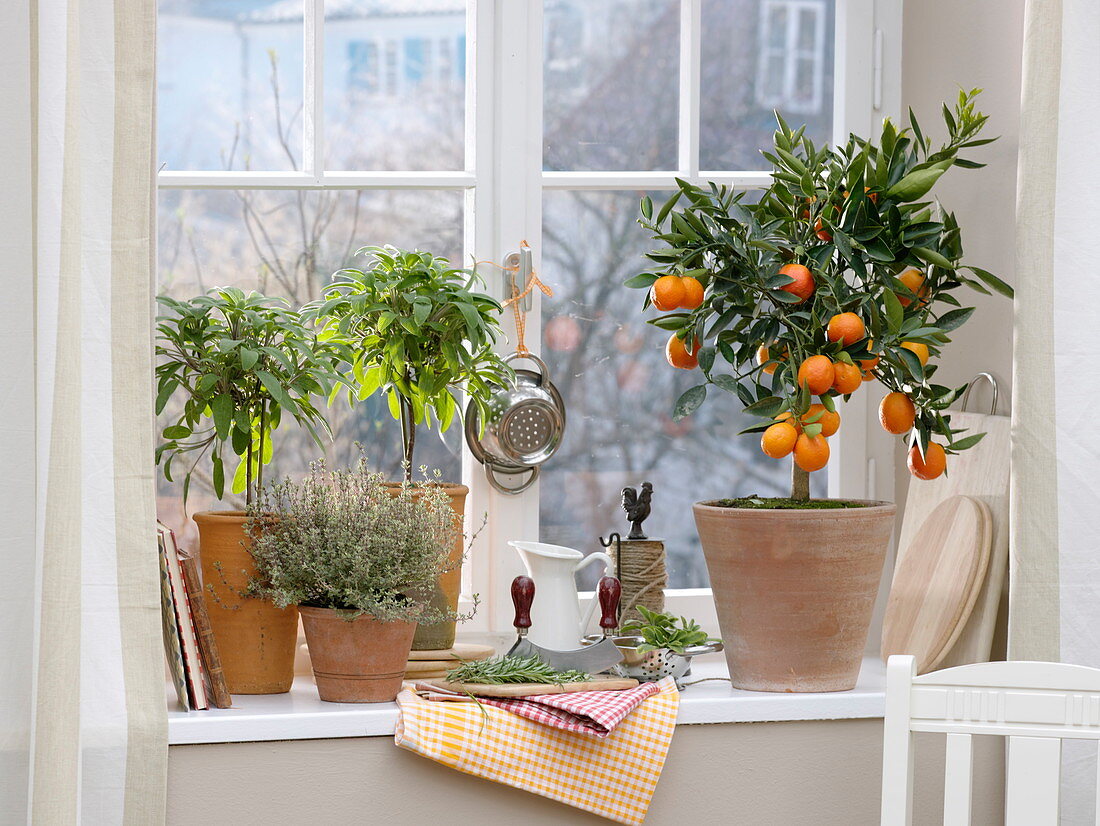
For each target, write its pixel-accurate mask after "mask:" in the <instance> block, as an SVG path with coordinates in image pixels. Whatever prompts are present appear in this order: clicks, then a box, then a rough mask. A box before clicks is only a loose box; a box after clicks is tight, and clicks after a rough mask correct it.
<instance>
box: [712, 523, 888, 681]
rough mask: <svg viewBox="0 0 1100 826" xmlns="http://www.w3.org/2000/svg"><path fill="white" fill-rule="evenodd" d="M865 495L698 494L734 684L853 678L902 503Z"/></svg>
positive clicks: (715, 599)
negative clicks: (719, 497) (731, 504)
mask: <svg viewBox="0 0 1100 826" xmlns="http://www.w3.org/2000/svg"><path fill="white" fill-rule="evenodd" d="M859 504H861V505H864V507H853V508H838V509H832V510H762V509H751V508H725V507H720V506H718V505H716V504H715V503H713V502H698V503H696V504H695V507H694V510H695V524H696V527H697V528H698V529H699V538H700V540H702V543H703V554H704V555H705V557H706V560H707V570H708V571H709V572H710V585H711V588H712V589H713V591H714V602H715V606H716V607H717V609H718V622H719V624H720V625H721V627H722V640H723V643H724V644H725V652H726V662H727V663H728V665H729V672H730V680H731V681H732V682H733V685H734V686H735V687H736V688H744V689H749V690H752V691H793V692H803V691H805V692H812V691H847V690H848V689H851V688H854V687H855V684H856V678H857V677H858V676H859V667H860V664H861V662H862V659H863V649H864V646H865V645H866V643H867V632H868V630H869V628H870V624H871V611H872V609H873V607H874V603H875V594H876V592H877V590H878V584H879V579H880V577H881V575H882V566H883V562H884V561H885V559H886V550H887V547H888V545H889V542H890V532H891V530H892V529H893V525H894V512H895V510H896V508H895V506H894V505H893V504H891V503H889V502H859Z"/></svg>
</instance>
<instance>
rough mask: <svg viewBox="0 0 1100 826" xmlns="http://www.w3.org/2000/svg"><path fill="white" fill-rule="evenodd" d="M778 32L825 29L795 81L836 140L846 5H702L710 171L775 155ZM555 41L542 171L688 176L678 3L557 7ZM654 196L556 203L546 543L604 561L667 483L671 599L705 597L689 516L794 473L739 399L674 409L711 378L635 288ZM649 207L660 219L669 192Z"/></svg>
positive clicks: (628, 194)
mask: <svg viewBox="0 0 1100 826" xmlns="http://www.w3.org/2000/svg"><path fill="white" fill-rule="evenodd" d="M811 12H812V13H813V15H814V16H812V17H811V16H809V15H810V13H811ZM773 19H778V20H781V21H782V24H783V26H784V28H783V33H782V36H783V37H784V38H788V34H787V31H788V29H787V28H786V27H787V26H788V24H787V22H786V21H788V20H796V21H808V22H805V23H797V24H790V25H796V26H798V25H800V26H803V28H805V27H806V26H811V25H819V26H820V27H821V31H822V32H824V30H825V29H826V27H827V28H828V37H827V38H825V37H823V38H822V40H821V45H822V48H823V49H825V48H826V45H825V44H827V50H826V51H822V52H821V53H820V54H815V59H816V63H814V64H813V65H814V66H815V67H816V68H817V71H819V74H818V75H816V76H815V75H812V74H811V75H809V76H807V75H805V74H804V73H800V72H801V70H799V72H795V75H796V77H797V82H796V83H795V84H794V88H793V91H792V94H797V95H801V97H799V100H806V101H809V100H810V95H809V91H808V90H812V89H817V90H818V92H819V93H818V94H817V97H816V98H815V99H814V100H813V101H812V102H813V103H814V106H813V107H812V109H808V108H802V109H801V110H800V111H799V117H800V118H801V119H802V120H805V122H806V123H807V125H808V129H809V132H810V134H811V135H812V136H813V138H814V139H815V140H818V141H822V142H824V141H826V140H828V139H829V137H830V130H831V128H832V73H831V65H832V25H833V24H832V3H831V2H828V3H827V2H824V0H821V2H819V1H818V0H791V2H786V0H764V2H759V0H753V1H752V2H746V0H704V3H703V7H702V23H703V25H702V40H701V52H700V73H699V87H700V94H701V107H700V123H699V163H700V165H701V168H702V169H711V170H722V171H732V170H759V169H763V168H764V167H765V162H764V159H763V158H761V156H760V153H759V150H760V148H761V147H764V146H767V145H768V144H769V143H770V141H771V133H772V130H773V128H774V124H775V117H774V114H773V112H772V109H771V108H770V105H766V104H764V103H762V102H761V101H763V100H773V99H774V101H775V103H776V105H780V106H785V105H786V104H787V103H789V102H790V101H783V100H778V99H775V98H774V96H773V95H772V94H771V91H770V90H771V88H772V87H771V85H770V84H771V83H772V77H771V74H770V72H771V71H772V68H773V67H772V64H770V63H768V62H767V58H766V55H767V54H768V48H769V46H770V44H771V42H772V41H771V40H769V39H767V38H771V37H773V35H772V34H770V32H771V28H770V27H769V26H770V24H769V21H771V20H773ZM776 25H778V24H776ZM544 31H545V50H546V56H545V64H544V70H543V76H544V84H545V90H544V131H545V144H544V155H543V161H544V167H545V169H547V170H555V171H585V170H594V169H595V170H615V171H618V170H633V171H647V170H660V169H670V168H676V166H677V157H678V146H677V132H678V130H677V125H678V124H677V111H678V102H679V101H678V89H679V84H678V76H679V63H680V54H679V49H678V43H679V35H680V3H679V2H675V0H612V2H604V3H592V2H586V1H585V0H557V1H556V2H549V0H548V2H547V4H546V18H545V21H544ZM815 31H816V30H815ZM801 32H802V29H798V30H797V31H796V34H799V35H800V33H801ZM774 37H778V35H774ZM796 40H797V38H796ZM784 42H785V41H784ZM798 42H802V41H801V40H799V41H798ZM813 42H814V43H817V42H818V41H817V40H814V41H813ZM761 61H764V64H761ZM759 65H765V69H764V71H763V72H758V69H757V67H758V66H759ZM800 65H801V64H800ZM774 69H775V71H777V72H782V73H784V74H783V77H784V79H783V80H782V83H781V84H780V86H781V88H784V89H786V88H788V86H789V85H790V84H789V83H788V81H787V79H786V78H787V74H789V72H788V69H787V67H786V66H785V65H784V66H781V65H778V64H776V65H775V66H774ZM760 84H764V88H763V89H761V88H759V85H760ZM815 84H817V85H815ZM670 183H671V176H670ZM644 194H646V193H645V192H640V191H637V190H629V189H625V188H624V189H623V190H621V191H582V190H578V191H569V190H561V189H556V190H553V191H547V192H546V194H545V195H544V197H543V275H544V277H545V279H546V280H547V281H548V283H550V284H552V285H553V286H554V288H555V290H556V292H555V295H554V298H553V299H548V300H547V299H544V300H543V303H542V320H543V357H544V358H545V360H546V361H547V363H548V364H549V366H550V370H551V374H552V376H553V379H554V382H555V383H556V384H557V386H558V388H559V389H560V390H561V392H562V395H563V397H564V399H565V403H566V406H567V408H568V410H569V416H570V419H569V431H568V434H567V438H566V440H565V442H564V444H563V446H562V448H561V450H560V451H559V453H558V454H556V455H555V457H554V459H553V461H552V462H551V463H548V464H547V466H546V468H545V469H544V470H543V473H542V476H541V499H540V504H541V507H540V524H541V532H542V538H543V539H544V540H545V541H548V542H552V543H555V544H560V545H567V546H570V547H575V548H581V549H584V550H586V551H587V550H593V549H596V548H597V547H598V546H597V545H596V537H599V536H606V535H607V534H609V533H610V532H611V531H613V530H619V531H623V530H625V527H626V523H625V522H624V521H623V514H622V512H621V511H620V510H619V508H618V505H619V499H620V494H621V490H622V488H623V487H624V486H626V485H632V486H638V485H640V484H641V483H642V482H643V481H649V482H652V483H653V485H654V498H653V502H654V507H653V515H652V516H651V517H650V519H649V520H648V521H647V522H646V530H647V533H648V534H649V536H652V537H656V538H661V539H664V540H665V548H666V553H667V561H668V570H669V585H670V586H671V587H673V588H696V587H705V586H707V585H708V580H707V570H706V565H705V563H704V561H703V556H702V549H701V547H700V545H699V538H698V535H697V534H696V531H695V524H694V519H693V516H692V511H691V504H692V502H695V501H699V500H701V499H713V498H722V497H727V496H745V495H750V494H753V493H758V494H761V495H763V496H775V495H785V494H786V491H787V490H788V489H789V482H790V469H789V466H788V464H787V463H786V462H775V461H772V460H770V459H767V458H765V457H764V456H763V455H762V454H761V453H760V449H759V442H758V440H757V439H756V438H753V437H751V436H738V435H736V434H737V433H738V431H740V430H741V429H742V428H744V427H746V426H748V425H749V424H752V423H753V422H754V420H753V419H752V418H751V417H748V416H746V415H744V414H743V413H742V412H741V404H740V402H738V401H737V399H736V398H735V397H734V396H732V395H727V396H726V399H725V403H724V404H723V402H722V400H721V398H722V393H721V391H717V390H713V391H712V401H711V402H710V403H708V404H707V405H704V406H703V407H702V408H701V409H700V410H699V411H697V412H696V413H695V414H694V415H693V416H691V417H690V418H688V419H684V420H683V421H679V422H677V421H673V420H672V418H671V412H672V407H673V403H674V402H675V400H676V399H677V398H678V397H679V395H680V394H681V393H682V392H683V391H684V390H686V389H687V388H689V387H691V386H692V385H693V384H696V383H697V381H698V377H697V376H696V375H692V374H688V373H687V372H686V371H682V370H674V369H672V368H671V367H669V365H668V364H667V363H666V361H665V357H664V344H665V340H666V339H667V337H668V334H667V333H662V332H661V331H660V330H657V329H655V328H653V327H651V326H649V325H647V324H646V323H645V321H646V318H645V317H644V316H643V314H642V313H641V302H642V298H641V295H640V293H639V292H638V291H637V290H630V289H626V288H624V287H623V286H622V283H623V281H624V280H626V279H627V278H629V277H630V276H632V275H635V274H637V273H639V272H644V271H645V270H646V269H647V260H646V258H645V257H644V254H645V252H646V251H647V250H649V249H651V248H652V245H653V242H652V241H651V239H650V238H648V237H647V235H646V233H645V231H644V230H643V229H642V228H641V227H640V226H639V225H638V223H637V218H638V215H639V213H638V202H639V200H640V198H641V196H642V195H644ZM648 194H650V196H651V197H652V198H653V199H654V201H655V202H656V203H658V204H659V203H662V202H663V200H664V199H666V198H667V197H669V195H670V194H671V193H670V192H668V191H654V192H649V193H648ZM748 197H750V198H751V193H749V196H748ZM654 315H656V312H655V311H654V310H652V309H651V310H650V311H649V316H650V317H652V316H654ZM820 476H821V474H815V476H814V478H813V485H814V495H824V494H825V480H824V479H823V478H818V477H820ZM597 576H598V574H595V573H593V574H592V575H591V577H590V579H592V580H593V582H594V579H595V578H596V577H597ZM589 584H590V585H591V584H593V583H589Z"/></svg>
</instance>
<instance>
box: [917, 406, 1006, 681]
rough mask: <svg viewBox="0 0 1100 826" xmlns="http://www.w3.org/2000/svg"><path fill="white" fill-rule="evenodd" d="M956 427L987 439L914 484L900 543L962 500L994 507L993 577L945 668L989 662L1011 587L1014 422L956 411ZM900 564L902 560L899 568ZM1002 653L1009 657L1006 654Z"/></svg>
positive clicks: (953, 417)
mask: <svg viewBox="0 0 1100 826" xmlns="http://www.w3.org/2000/svg"><path fill="white" fill-rule="evenodd" d="M951 426H952V427H954V428H965V429H966V431H967V435H969V434H971V433H985V434H986V435H985V438H983V439H982V440H981V441H980V442H979V443H978V444H976V445H975V446H974V447H972V448H970V449H969V450H965V451H963V452H962V453H959V454H956V455H954V456H950V457H948V460H947V464H948V468H947V473H946V474H945V475H943V476H940V477H939V478H938V479H933V480H932V481H930V482H924V481H918V480H910V482H909V493H908V496H907V497H906V499H905V511H904V514H905V516H904V519H903V520H902V525H901V533H900V536H899V538H898V548H899V549H901V550H902V551H904V550H905V549H907V548H908V547H909V546H910V545H911V544H912V543H913V539H914V537H915V536H916V533H917V530H918V529H919V528H920V526H921V525H922V524H923V523H924V520H925V519H927V518H928V516H929V514H931V513H932V511H933V510H935V508H936V506H937V505H939V504H940V503H941V502H943V501H944V500H945V499H948V498H949V497H951V496H955V495H956V494H958V495H963V496H970V497H973V498H974V499H979V500H981V501H982V502H984V503H985V504H986V505H987V506H988V507H989V511H990V514H991V516H992V520H993V538H992V546H991V550H990V557H989V571H988V573H987V574H986V579H985V582H984V584H983V585H982V588H981V591H980V592H979V594H978V601H977V603H976V604H975V606H974V610H973V612H972V613H971V614H970V619H969V620H968V621H967V622H966V625H965V626H964V627H963V630H962V633H961V634H960V635H959V638H958V639H957V640H956V642H955V644H954V645H953V646H952V647H951V650H950V651H948V652H947V655H946V656H945V657H944V658H943V660H942V661H941V662H940V664H939V667H940V668H950V667H951V666H956V665H965V664H967V663H980V662H987V661H988V660H989V658H990V655H991V652H992V649H993V640H994V633H995V631H996V629H997V617H998V614H999V610H1000V608H1001V604H1002V594H1003V592H1004V586H1005V581H1006V580H1007V578H1008V487H1009V455H1010V453H1011V450H1012V445H1011V420H1010V419H1009V417H1008V416H995V415H990V414H985V413H969V412H963V411H956V410H952V411H951ZM900 562H901V559H900V557H899V560H898V563H899V564H900ZM1000 653H1001V655H1002V656H1003V651H1002V652H1000Z"/></svg>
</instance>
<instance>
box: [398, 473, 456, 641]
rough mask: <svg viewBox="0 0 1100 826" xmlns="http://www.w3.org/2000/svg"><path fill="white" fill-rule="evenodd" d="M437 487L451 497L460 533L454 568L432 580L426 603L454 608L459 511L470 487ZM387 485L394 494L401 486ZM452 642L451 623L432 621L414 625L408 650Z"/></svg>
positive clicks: (454, 550)
mask: <svg viewBox="0 0 1100 826" xmlns="http://www.w3.org/2000/svg"><path fill="white" fill-rule="evenodd" d="M440 487H442V488H443V490H444V491H445V492H446V493H447V495H448V496H450V497H451V508H452V509H453V510H454V512H455V521H456V522H457V523H458V525H459V534H460V535H459V537H458V539H456V540H455V544H454V547H452V548H451V556H450V560H451V563H452V564H454V565H455V568H454V570H451V571H448V572H447V573H445V574H443V575H442V576H441V577H440V578H439V580H438V581H437V582H436V585H435V588H434V589H433V590H432V596H431V600H430V601H429V604H430V605H431V607H432V608H436V609H440V608H443V609H447V610H449V611H454V610H455V609H457V608H458V595H459V591H460V590H461V588H462V568H461V566H460V565H459V564H458V563H459V562H460V561H461V560H462V552H463V550H464V548H465V538H464V537H463V536H462V535H461V528H462V515H463V513H464V512H465V510H466V495H467V494H468V493H469V492H470V489H469V488H468V487H466V486H465V485H456V484H452V483H444V484H442V485H440ZM388 488H389V490H390V492H391V493H393V494H395V495H396V494H397V493H398V492H399V491H400V490H401V486H400V485H399V484H396V483H395V484H391V485H389V486H388ZM413 495H414V496H416V495H417V489H415V488H414V489H413ZM454 644H455V623H454V622H436V623H432V624H430V625H418V626H417V627H416V636H414V637H413V643H412V650H413V651H444V650H446V649H448V648H450V647H451V646H453V645H454Z"/></svg>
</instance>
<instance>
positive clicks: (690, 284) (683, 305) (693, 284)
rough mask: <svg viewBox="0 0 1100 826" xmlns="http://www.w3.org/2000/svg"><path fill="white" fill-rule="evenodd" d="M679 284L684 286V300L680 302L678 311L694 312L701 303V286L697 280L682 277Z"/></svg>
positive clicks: (690, 277) (687, 276)
mask: <svg viewBox="0 0 1100 826" xmlns="http://www.w3.org/2000/svg"><path fill="white" fill-rule="evenodd" d="M680 283H681V284H683V285H684V298H683V300H682V301H681V302H680V309H682V310H694V309H695V308H696V307H698V306H699V305H701V304H702V303H703V285H702V283H701V282H700V281H699V279H698V278H693V277H692V276H690V275H682V276H680Z"/></svg>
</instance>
